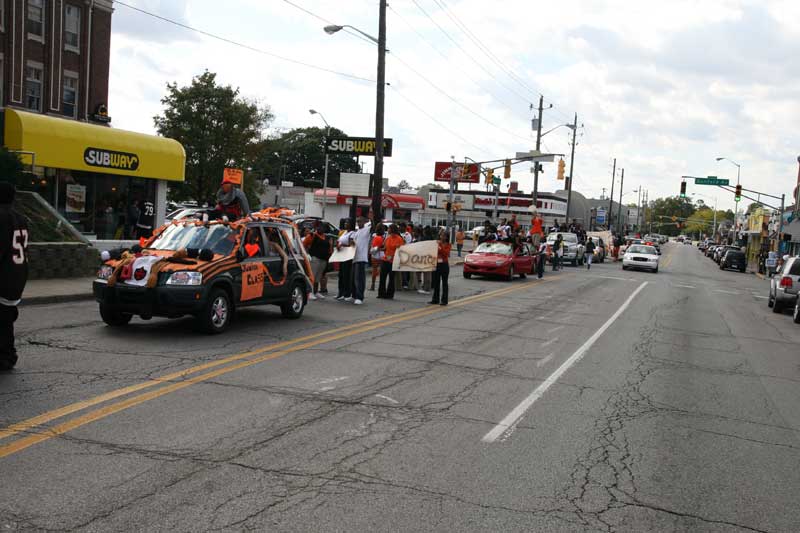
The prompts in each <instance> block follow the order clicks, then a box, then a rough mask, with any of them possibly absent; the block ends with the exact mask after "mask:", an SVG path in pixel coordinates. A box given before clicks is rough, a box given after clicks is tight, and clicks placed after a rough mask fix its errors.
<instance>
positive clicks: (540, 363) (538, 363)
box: [536, 353, 555, 367]
mask: <svg viewBox="0 0 800 533" xmlns="http://www.w3.org/2000/svg"><path fill="white" fill-rule="evenodd" d="M554 355H555V353H551V354H549V355H547V356H545V357H542V358H541V359H539V360H538V361H536V366H537V367H543V366H544V365H546V364H547V363H548V361H550V359H552V358H553V356H554Z"/></svg>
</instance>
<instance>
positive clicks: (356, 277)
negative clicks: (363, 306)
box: [353, 261, 367, 302]
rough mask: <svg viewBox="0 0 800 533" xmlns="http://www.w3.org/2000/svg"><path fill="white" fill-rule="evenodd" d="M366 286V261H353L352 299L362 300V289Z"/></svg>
mask: <svg viewBox="0 0 800 533" xmlns="http://www.w3.org/2000/svg"><path fill="white" fill-rule="evenodd" d="M366 286H367V263H366V262H364V261H357V262H355V263H353V299H355V300H361V301H362V302H363V301H364V289H365V288H366Z"/></svg>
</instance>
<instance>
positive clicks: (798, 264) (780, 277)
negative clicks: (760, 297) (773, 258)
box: [767, 256, 800, 313]
mask: <svg viewBox="0 0 800 533" xmlns="http://www.w3.org/2000/svg"><path fill="white" fill-rule="evenodd" d="M798 291H800V257H797V256H796V257H790V258H789V259H787V260H786V261H785V262H784V263H783V268H782V269H781V270H780V272H778V273H776V274H775V275H774V276H772V278H770V280H769V299H768V300H767V305H769V306H770V307H771V308H772V310H773V311H774V312H775V313H780V312H782V311H783V309H784V308H785V307H791V306H794V305H795V304H796V303H797V293H798Z"/></svg>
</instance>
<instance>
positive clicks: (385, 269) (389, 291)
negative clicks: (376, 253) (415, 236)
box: [378, 224, 406, 300]
mask: <svg viewBox="0 0 800 533" xmlns="http://www.w3.org/2000/svg"><path fill="white" fill-rule="evenodd" d="M405 243H406V241H405V239H404V238H403V237H401V236H400V234H399V232H398V231H397V226H396V225H394V224H392V225H391V226H389V234H388V235H387V236H386V238H385V239H384V241H383V262H382V263H381V279H380V282H379V285H378V298H386V299H387V300H391V299H392V298H394V274H393V272H392V262H393V261H394V254H395V252H397V249H398V248H400V247H401V246H403V245H404V244H405ZM387 281H388V283H387Z"/></svg>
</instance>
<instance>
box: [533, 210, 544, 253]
mask: <svg viewBox="0 0 800 533" xmlns="http://www.w3.org/2000/svg"><path fill="white" fill-rule="evenodd" d="M543 226H544V221H543V220H542V217H541V216H540V215H539V213H538V212H536V213H535V214H534V215H533V220H532V221H531V231H530V236H531V244H533V246H534V247H535V248H538V247H539V242H540V241H541V240H542V235H543V234H544V231H543Z"/></svg>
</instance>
